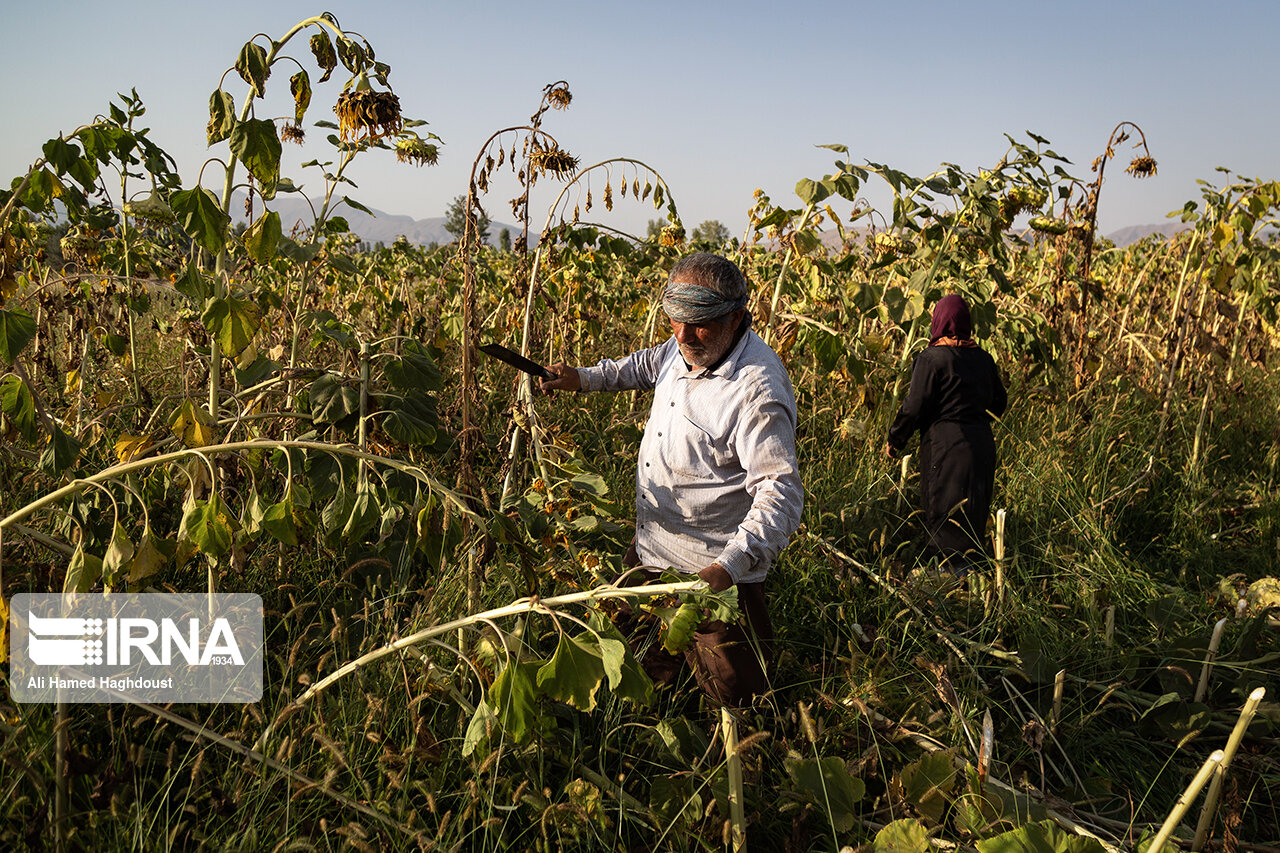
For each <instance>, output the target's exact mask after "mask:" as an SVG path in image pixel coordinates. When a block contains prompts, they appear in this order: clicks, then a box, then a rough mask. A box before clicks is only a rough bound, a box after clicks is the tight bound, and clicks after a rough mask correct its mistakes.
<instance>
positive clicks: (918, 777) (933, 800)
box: [899, 752, 957, 823]
mask: <svg viewBox="0 0 1280 853" xmlns="http://www.w3.org/2000/svg"><path fill="white" fill-rule="evenodd" d="M956 776H957V774H956V769H955V765H954V764H953V763H952V760H951V753H949V752H932V753H929V754H928V755H925V756H923V757H922V758H920V760H919V761H915V762H913V763H911V764H908V765H907V766H906V767H904V768H902V773H901V775H900V776H899V781H900V782H901V784H902V796H903V799H905V800H906V801H907V802H908V803H910V804H911V805H912V806H914V807H915V808H916V811H918V812H920V814H921V815H923V816H924V817H925V818H927V819H929V820H930V821H932V822H933V823H941V822H942V816H943V813H944V812H945V811H946V807H947V801H948V800H949V799H950V797H951V792H952V788H954V787H955V781H956Z"/></svg>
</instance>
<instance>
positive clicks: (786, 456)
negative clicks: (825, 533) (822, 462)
mask: <svg viewBox="0 0 1280 853" xmlns="http://www.w3.org/2000/svg"><path fill="white" fill-rule="evenodd" d="M578 373H579V377H580V379H581V384H582V388H583V390H585V391H630V390H635V389H641V390H647V389H650V388H652V389H653V392H654V393H653V408H652V409H651V410H650V412H649V421H648V424H647V425H646V426H645V430H644V438H643V439H642V440H641V442H640V455H639V458H638V460H637V464H636V552H637V554H638V555H639V557H640V563H641V565H645V566H659V567H667V566H671V567H674V568H676V569H679V570H681V571H685V572H697V571H699V570H701V569H703V568H705V567H706V566H709V565H710V564H711V563H719V564H720V565H722V566H724V568H725V570H726V571H727V572H728V573H729V576H730V577H731V578H733V581H734V583H753V582H758V581H762V580H764V578H765V575H766V573H767V572H768V571H769V567H770V566H771V565H772V564H773V561H774V560H775V559H776V558H777V556H778V553H779V552H780V551H781V550H782V549H783V547H785V546H786V544H787V539H788V538H789V537H790V536H791V534H792V533H794V532H795V530H796V527H797V526H798V525H799V524H800V511H801V509H802V508H803V506H804V489H803V487H802V486H801V484H800V469H799V466H798V464H797V463H796V401H795V394H794V393H793V392H792V390H791V380H790V379H789V378H788V377H787V371H786V368H785V367H783V365H782V361H781V360H780V359H779V358H778V356H777V354H776V353H774V351H773V350H772V349H770V348H769V346H768V345H767V344H766V343H765V342H764V341H763V340H761V338H760V336H759V335H757V334H756V333H755V332H753V331H751V330H749V329H748V330H747V332H746V333H745V334H744V335H743V336H742V337H741V339H739V340H738V342H737V343H736V344H735V345H734V347H733V348H732V350H731V351H730V352H729V354H728V355H727V356H726V357H725V359H724V360H723V361H722V362H721V363H720V364H719V365H718V366H717V367H716V368H715V369H714V370H710V371H708V370H698V369H694V370H690V369H689V367H688V365H686V364H685V361H684V359H683V358H682V357H681V356H680V349H679V347H678V346H677V345H676V340H675V338H674V337H672V338H670V339H668V340H667V341H666V343H663V344H661V345H660V346H657V347H654V348H652V349H647V350H641V351H640V352H636V353H632V354H631V355H629V356H626V357H625V358H621V359H617V360H612V359H605V360H603V361H601V362H600V363H599V365H597V366H596V367H586V368H579V371H578Z"/></svg>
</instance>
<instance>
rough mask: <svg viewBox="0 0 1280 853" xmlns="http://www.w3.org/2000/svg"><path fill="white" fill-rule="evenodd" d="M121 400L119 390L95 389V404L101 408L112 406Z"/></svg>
mask: <svg viewBox="0 0 1280 853" xmlns="http://www.w3.org/2000/svg"><path fill="white" fill-rule="evenodd" d="M118 402H120V392H119V391H95V392H94V394H93V404H94V405H95V406H97V407H98V409H99V410H102V409H106V408H110V407H111V406H114V405H115V404H116V403H118Z"/></svg>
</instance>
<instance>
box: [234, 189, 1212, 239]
mask: <svg viewBox="0 0 1280 853" xmlns="http://www.w3.org/2000/svg"><path fill="white" fill-rule="evenodd" d="M270 207H271V209H272V210H275V211H277V212H278V213H279V214H280V220H281V224H282V225H283V227H284V232H285V233H286V234H288V233H289V231H290V229H292V228H293V226H294V225H295V224H297V223H299V222H301V223H304V224H309V223H310V222H311V221H312V216H313V214H312V213H311V208H310V206H308V205H307V203H306V202H305V201H303V200H302V199H301V198H299V197H297V196H291V195H288V194H285V193H281V194H279V195H277V196H276V197H275V199H274V200H273V201H272V202H271V204H270ZM232 209H233V210H236V211H238V217H237V219H236V221H237V222H246V221H247V220H246V219H245V216H244V212H243V211H244V198H243V196H241V197H240V199H239V200H237V201H235V202H233V203H232ZM369 209H370V210H372V211H373V213H374V215H373V216H370V215H369V214H367V213H364V212H363V211H359V210H356V209H355V208H353V207H350V206H348V205H345V204H342V205H339V206H338V207H337V209H336V210H334V212H333V215H335V216H341V217H342V218H343V219H345V220H347V224H348V225H349V226H350V227H351V232H352V233H353V234H357V235H359V237H360V239H362V240H364V241H365V242H366V243H370V244H374V243H385V244H388V245H390V244H391V243H392V242H393V241H394V240H395V239H396V238H397V237H401V236H403V237H404V238H405V239H407V240H408V241H409V242H410V243H414V244H416V245H419V246H429V245H431V244H432V243H439V244H441V245H444V244H445V243H450V242H452V241H453V239H454V237H453V235H452V234H450V233H449V232H448V231H446V230H445V228H444V223H445V217H443V216H433V217H431V218H429V219H413V218H412V217H409V216H402V215H398V214H394V213H387V212H385V211H382V210H376V209H374V208H369ZM1188 227H1189V226H1188V225H1187V224H1186V223H1184V222H1163V223H1160V224H1158V225H1130V226H1128V227H1126V228H1120V229H1117V230H1115V231H1112V232H1110V233H1109V234H1106V235H1105V236H1106V238H1107V239H1108V240H1111V241H1112V242H1114V243H1115V244H1116V245H1117V246H1121V247H1123V246H1128V245H1130V244H1131V243H1136V242H1138V241H1139V240H1141V239H1142V238H1143V237H1146V236H1147V235H1149V234H1160V235H1163V236H1165V237H1172V236H1173V235H1174V234H1177V233H1178V232H1179V231H1185V230H1187V228H1188ZM504 228H506V229H507V230H508V231H510V232H511V237H512V239H515V238H516V236H517V235H519V233H520V229H519V227H518V226H515V225H508V224H506V223H503V222H490V223H489V243H491V244H492V245H495V246H496V245H497V244H498V235H499V234H501V233H502V229H504ZM537 239H538V235H537V234H533V233H531V234H530V235H529V242H530V245H532V244H534V243H536V242H537ZM838 239H839V238H838V237H835V235H834V232H832V236H831V238H830V240H829V241H824V242H835V241H838Z"/></svg>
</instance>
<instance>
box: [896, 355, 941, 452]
mask: <svg viewBox="0 0 1280 853" xmlns="http://www.w3.org/2000/svg"><path fill="white" fill-rule="evenodd" d="M922 355H923V353H922ZM932 377H933V371H932V370H930V369H929V365H928V363H927V362H925V360H924V359H923V358H921V357H920V356H916V360H915V361H914V362H912V365H911V385H910V387H909V388H908V389H907V399H905V400H903V401H902V406H901V407H899V409H898V416H897V417H896V418H894V419H893V424H892V425H890V427H889V446H890V447H892V448H893V449H894V450H895V451H898V450H901V449H902V448H904V447H906V446H907V440H908V439H909V438H911V434H912V433H913V432H915V431H916V430H917V429H918V428H919V427H920V422H921V420H922V419H923V418H924V415H925V407H926V406H927V405H928V401H929V397H930V391H931V386H932Z"/></svg>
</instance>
